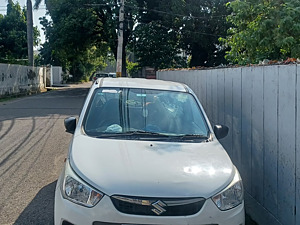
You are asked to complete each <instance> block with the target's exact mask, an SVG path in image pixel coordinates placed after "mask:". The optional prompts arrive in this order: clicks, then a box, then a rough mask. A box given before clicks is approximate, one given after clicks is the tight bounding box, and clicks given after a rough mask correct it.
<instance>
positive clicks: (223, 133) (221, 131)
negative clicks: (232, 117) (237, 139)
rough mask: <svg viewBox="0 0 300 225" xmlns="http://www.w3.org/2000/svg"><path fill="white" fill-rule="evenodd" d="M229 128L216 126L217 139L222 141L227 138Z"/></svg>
mask: <svg viewBox="0 0 300 225" xmlns="http://www.w3.org/2000/svg"><path fill="white" fill-rule="evenodd" d="M228 131H229V128H228V127H227V126H224V125H215V126H214V133H215V135H216V138H217V139H222V138H224V137H226V136H227V134H228Z"/></svg>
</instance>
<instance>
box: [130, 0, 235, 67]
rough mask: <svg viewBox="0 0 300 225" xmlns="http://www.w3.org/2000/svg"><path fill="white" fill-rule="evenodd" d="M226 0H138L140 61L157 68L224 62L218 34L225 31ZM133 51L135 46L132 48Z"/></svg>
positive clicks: (220, 34) (136, 50)
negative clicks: (188, 59) (187, 56)
mask: <svg viewBox="0 0 300 225" xmlns="http://www.w3.org/2000/svg"><path fill="white" fill-rule="evenodd" d="M226 2H227V1H226V0H210V1H208V0H205V1H199V0H174V1H168V0H159V1H158V0H155V1H153V0H148V1H138V8H139V9H140V11H139V17H138V25H137V27H136V30H135V32H134V34H135V39H136V40H137V41H135V43H134V47H135V49H134V51H135V53H136V54H137V56H138V59H139V62H140V64H141V65H144V64H148V65H150V66H153V67H156V68H166V67H184V66H186V62H187V59H186V57H183V55H191V57H190V58H191V60H190V64H189V66H190V67H193V66H214V65H219V64H221V63H225V60H224V55H225V51H224V49H223V48H220V44H219V42H218V38H219V37H221V36H225V35H226V30H227V28H228V23H227V22H226V20H225V17H226V15H228V14H229V12H228V10H227V9H226V5H225V3H226ZM132 51H133V50H132Z"/></svg>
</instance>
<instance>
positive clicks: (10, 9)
mask: <svg viewBox="0 0 300 225" xmlns="http://www.w3.org/2000/svg"><path fill="white" fill-rule="evenodd" d="M38 37H39V31H38V29H37V27H35V28H34V45H35V46H37V45H38V43H39V39H38ZM27 54H28V51H27V26H26V10H25V9H21V6H20V5H19V3H16V4H15V3H13V1H12V0H9V1H8V4H7V13H6V15H4V16H3V15H0V62H2V63H18V64H24V65H26V64H27Z"/></svg>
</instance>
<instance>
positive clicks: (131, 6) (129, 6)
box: [125, 4, 228, 19]
mask: <svg viewBox="0 0 300 225" xmlns="http://www.w3.org/2000/svg"><path fill="white" fill-rule="evenodd" d="M125 7H128V8H132V9H141V10H145V11H150V12H156V13H161V14H167V15H172V16H180V17H189V18H192V19H207V17H204V16H202V17H199V16H193V15H183V14H177V13H171V12H165V11H161V10H156V9H145V8H141V7H138V6H133V5H128V4H127V5H125ZM226 16H228V15H218V16H210V18H211V17H226Z"/></svg>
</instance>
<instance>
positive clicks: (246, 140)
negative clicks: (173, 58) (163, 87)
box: [157, 65, 300, 225]
mask: <svg viewBox="0 0 300 225" xmlns="http://www.w3.org/2000/svg"><path fill="white" fill-rule="evenodd" d="M157 77H158V79H162V80H172V81H179V82H182V83H186V84H187V85H189V86H190V87H191V88H192V89H193V90H194V92H195V93H196V94H197V96H198V97H199V99H200V101H201V103H202V105H203V107H204V109H205V110H206V113H207V115H208V117H209V118H210V120H211V122H212V124H225V125H227V126H228V127H229V128H230V132H229V135H228V136H227V137H226V138H225V139H223V140H222V141H221V143H222V144H223V146H224V147H225V149H226V150H227V152H228V154H229V155H230V156H231V158H232V160H233V162H234V164H235V165H236V166H237V167H238V168H239V170H240V172H241V176H242V179H243V181H244V186H245V189H246V194H245V199H246V210H247V212H248V213H249V214H250V216H251V217H252V218H253V219H254V220H256V221H257V222H258V223H259V224H260V225H264V224H268V225H269V224H272V225H273V224H283V225H297V224H300V65H272V66H253V67H240V68H225V69H213V70H197V71H196V70H191V71H189V70H186V71H159V72H157ZM298 106H299V107H298Z"/></svg>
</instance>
